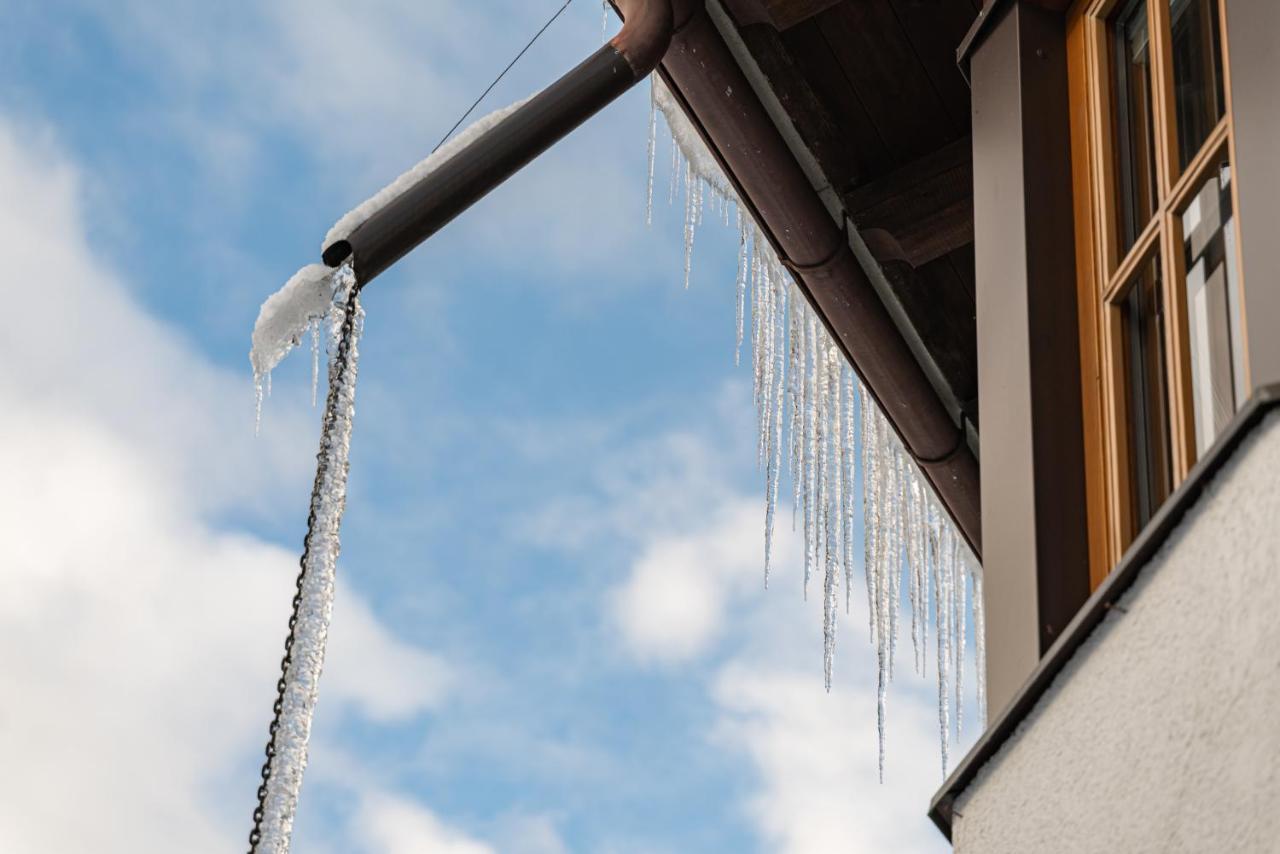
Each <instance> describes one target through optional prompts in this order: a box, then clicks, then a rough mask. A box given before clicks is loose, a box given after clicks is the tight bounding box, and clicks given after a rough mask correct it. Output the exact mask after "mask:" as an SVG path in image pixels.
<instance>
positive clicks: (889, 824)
mask: <svg viewBox="0 0 1280 854" xmlns="http://www.w3.org/2000/svg"><path fill="white" fill-rule="evenodd" d="M862 653H864V651H863V650H861V649H855V650H853V651H852V652H850V653H847V655H859V654H862ZM796 664H797V663H796V662H794V661H793V662H789V663H787V664H779V663H776V662H768V661H763V662H762V661H759V660H745V659H739V660H736V661H733V662H730V663H729V664H727V665H725V666H724V667H723V668H722V669H721V670H720V671H719V675H718V677H717V679H716V682H715V688H714V697H715V700H716V703H717V704H718V706H719V708H720V714H719V718H718V720H717V724H716V728H715V734H714V740H715V742H716V743H718V744H720V745H721V746H722V747H725V748H727V749H729V750H732V751H734V752H737V753H740V754H742V755H743V756H745V757H746V758H747V759H749V760H750V762H751V764H752V765H753V766H754V767H755V769H756V771H757V775H758V777H757V783H756V788H755V791H754V792H753V794H752V795H751V797H750V799H749V800H748V802H747V803H746V804H745V810H746V814H747V816H748V817H749V819H750V820H751V822H752V823H753V824H754V825H755V826H756V828H757V829H758V831H759V832H760V834H761V836H762V837H763V838H764V839H765V840H766V842H767V847H768V849H769V850H771V851H778V852H786V853H787V854H810V852H813V854H818V852H826V851H847V852H867V854H883V852H891V851H945V850H947V846H946V844H945V842H944V840H943V838H942V836H941V835H940V834H939V833H938V832H937V831H936V830H934V829H933V827H932V826H930V825H928V823H927V821H926V820H925V817H924V816H925V811H926V810H927V809H928V805H929V799H930V797H931V796H932V794H933V791H934V789H936V788H937V786H938V785H939V783H940V782H941V780H940V777H939V776H938V774H939V771H938V759H937V756H938V745H937V740H936V737H935V730H934V729H933V728H932V726H931V724H934V723H935V722H936V718H932V717H931V713H932V711H933V710H932V708H931V707H930V706H928V705H927V704H926V703H924V702H921V701H920V700H919V699H917V698H915V697H911V696H909V695H908V696H906V697H902V698H897V697H895V698H894V699H893V700H892V701H891V706H890V715H891V720H890V727H891V740H890V743H889V746H888V758H887V760H886V771H885V775H886V781H885V783H884V784H883V785H882V784H880V783H879V782H878V777H877V773H878V772H877V760H876V725H875V717H876V698H875V689H874V685H873V684H871V683H868V682H867V681H866V680H867V677H869V676H871V674H870V673H869V672H867V669H866V668H842V669H844V670H845V671H846V673H843V674H842V676H841V679H840V680H839V681H838V683H837V685H836V686H835V687H833V689H832V691H831V693H830V694H827V693H825V692H824V691H823V690H822V683H821V678H820V676H819V674H818V672H817V668H816V667H811V668H802V667H798V666H796ZM851 669H854V670H857V671H861V672H855V673H852V674H850V673H848V672H847V671H848V670H851Z"/></svg>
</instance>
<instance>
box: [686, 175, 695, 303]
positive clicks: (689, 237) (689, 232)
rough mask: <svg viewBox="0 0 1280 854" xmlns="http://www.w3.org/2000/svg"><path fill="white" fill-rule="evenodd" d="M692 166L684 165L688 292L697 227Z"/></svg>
mask: <svg viewBox="0 0 1280 854" xmlns="http://www.w3.org/2000/svg"><path fill="white" fill-rule="evenodd" d="M693 181H694V178H693V165H692V164H691V163H690V162H689V161H688V160H686V161H685V163H684V289H685V290H686V291H687V290H689V277H690V275H692V273H693V233H694V229H695V227H696V225H697V223H696V222H695V211H694V192H693Z"/></svg>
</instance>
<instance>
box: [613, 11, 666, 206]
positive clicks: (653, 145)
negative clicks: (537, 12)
mask: <svg viewBox="0 0 1280 854" xmlns="http://www.w3.org/2000/svg"><path fill="white" fill-rule="evenodd" d="M604 8H605V15H606V16H607V15H608V14H609V3H608V0H605V4H604ZM606 20H608V18H607V17H606ZM656 80H657V77H656V75H650V76H649V151H648V161H649V183H648V186H647V189H646V190H645V194H644V224H645V225H653V167H654V162H655V161H656V160H657V157H658V94H657V91H658V88H657V87H658V84H657V83H656V82H655V81H656Z"/></svg>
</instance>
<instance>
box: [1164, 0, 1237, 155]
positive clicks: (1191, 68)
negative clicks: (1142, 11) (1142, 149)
mask: <svg viewBox="0 0 1280 854" xmlns="http://www.w3.org/2000/svg"><path fill="white" fill-rule="evenodd" d="M1169 23H1170V25H1171V27H1172V30H1173V85H1174V103H1175V104H1176V105H1177V121H1178V160H1179V162H1180V163H1181V165H1182V168H1184V169H1185V168H1186V166H1187V164H1188V163H1190V162H1191V160H1192V158H1194V157H1195V156H1196V154H1198V153H1199V152H1200V146H1202V145H1203V144H1204V141H1205V140H1206V139H1208V138H1209V134H1210V133H1212V132H1213V129H1214V127H1216V126H1217V124H1218V120H1219V119H1221V118H1222V116H1223V114H1224V113H1225V112H1226V98H1225V96H1224V95H1223V90H1222V40H1221V38H1220V37H1219V35H1218V0H1169Z"/></svg>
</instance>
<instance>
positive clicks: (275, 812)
mask: <svg viewBox="0 0 1280 854" xmlns="http://www.w3.org/2000/svg"><path fill="white" fill-rule="evenodd" d="M355 281H356V280H355V274H354V272H353V271H352V269H351V267H350V266H349V265H345V266H343V267H341V268H340V269H339V270H337V271H336V272H332V278H330V277H325V279H324V282H325V283H326V285H329V284H330V283H331V284H332V287H331V288H330V290H329V297H328V301H327V303H326V305H327V308H328V311H327V313H326V314H325V315H324V321H325V323H326V325H327V327H328V336H329V347H328V350H329V393H328V398H327V400H326V403H325V410H324V424H323V429H322V431H321V447H320V453H319V454H318V456H317V467H316V481H315V488H314V490H313V492H312V499H311V514H310V515H311V519H310V520H309V524H308V533H307V539H306V542H305V544H304V548H303V557H302V567H301V569H302V571H301V573H300V574H299V576H298V590H297V596H296V597H295V600H294V607H295V611H294V618H293V619H292V620H290V631H289V640H288V642H287V644H286V651H287V666H285V668H284V670H283V673H282V677H281V679H282V686H283V687H282V689H281V694H280V703H279V706H278V708H277V719H276V723H275V724H274V725H273V727H272V735H271V743H270V747H269V748H268V757H269V760H268V765H267V768H266V775H265V781H264V787H265V789H264V791H265V794H264V796H263V797H262V803H261V808H262V814H261V820H260V822H259V823H258V825H257V826H258V830H259V831H260V832H261V838H260V839H259V840H258V842H257V844H256V845H255V847H254V849H253V850H254V851H255V852H271V854H283V852H287V851H288V850H289V839H290V835H291V832H292V828H293V819H294V815H295V813H296V811H297V806H298V793H299V790H300V788H301V786H302V774H303V771H304V770H305V768H306V764H307V743H308V741H309V739H310V735H311V720H312V716H313V714H314V712H315V705H316V696H317V689H318V686H319V680H320V671H321V669H322V667H323V664H324V653H325V642H326V640H327V638H328V634H329V618H330V614H331V613H332V609H333V587H334V575H335V571H336V567H337V560H338V551H339V539H338V533H339V527H340V526H341V523H342V513H343V509H344V508H345V506H346V492H347V460H348V452H349V450H350V447H351V425H352V418H353V415H354V412H355V390H356V371H357V364H358V360H359V350H358V342H359V339H360V333H361V331H362V327H363V324H364V311H363V309H361V308H360V303H359V298H358V296H357V294H356V293H354V292H353V288H354V287H355ZM264 310H265V307H264ZM348 325H349V326H348ZM344 326H346V327H347V328H346V329H345V332H344Z"/></svg>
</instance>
